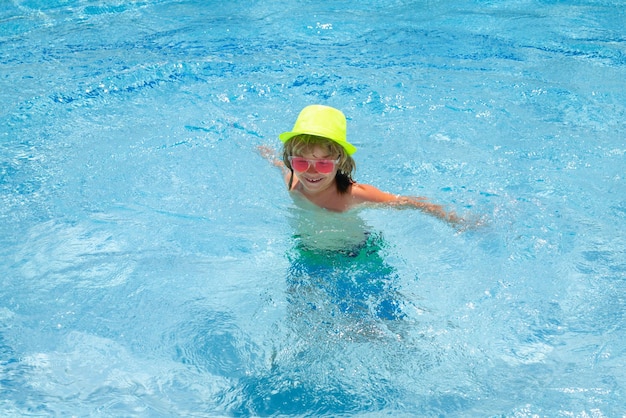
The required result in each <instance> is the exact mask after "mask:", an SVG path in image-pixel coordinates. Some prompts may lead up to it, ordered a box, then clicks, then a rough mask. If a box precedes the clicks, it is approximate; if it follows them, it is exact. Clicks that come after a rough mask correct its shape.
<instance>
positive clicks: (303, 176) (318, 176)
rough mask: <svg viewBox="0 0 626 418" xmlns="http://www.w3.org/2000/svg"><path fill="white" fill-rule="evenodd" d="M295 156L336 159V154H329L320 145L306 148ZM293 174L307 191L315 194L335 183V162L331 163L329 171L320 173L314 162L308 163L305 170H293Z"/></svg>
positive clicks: (308, 158) (313, 158)
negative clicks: (331, 167) (331, 166)
mask: <svg viewBox="0 0 626 418" xmlns="http://www.w3.org/2000/svg"><path fill="white" fill-rule="evenodd" d="M296 157H302V158H306V159H307V160H336V159H337V158H338V156H337V155H331V154H330V153H329V151H328V150H327V149H326V148H325V147H322V146H320V145H314V146H313V147H311V148H309V149H306V150H304V151H303V152H302V155H296ZM294 173H295V176H296V178H297V179H298V181H299V182H300V184H301V185H302V187H303V188H304V190H305V191H306V192H308V193H311V194H315V193H319V192H321V191H324V190H326V189H328V188H329V187H331V186H333V187H334V184H335V176H336V175H337V164H334V165H333V169H332V171H331V172H329V173H320V172H319V171H317V169H316V168H315V164H313V163H310V164H309V168H308V169H307V170H306V171H297V170H294Z"/></svg>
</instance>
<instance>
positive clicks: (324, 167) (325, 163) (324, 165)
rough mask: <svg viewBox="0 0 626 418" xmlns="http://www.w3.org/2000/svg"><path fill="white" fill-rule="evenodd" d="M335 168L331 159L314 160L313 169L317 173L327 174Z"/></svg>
mask: <svg viewBox="0 0 626 418" xmlns="http://www.w3.org/2000/svg"><path fill="white" fill-rule="evenodd" d="M333 168H335V162H334V161H332V160H321V161H316V162H315V169H316V170H317V172H318V173H322V174H328V173H330V172H331V171H333Z"/></svg>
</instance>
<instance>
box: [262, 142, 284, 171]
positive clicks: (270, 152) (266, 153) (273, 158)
mask: <svg viewBox="0 0 626 418" xmlns="http://www.w3.org/2000/svg"><path fill="white" fill-rule="evenodd" d="M256 149H257V150H258V151H259V154H261V157H263V158H265V159H266V160H267V161H269V162H270V163H272V164H273V165H275V166H276V167H284V164H283V162H282V161H281V160H279V159H278V156H277V155H276V151H275V150H274V148H272V147H270V146H267V145H258V146H257V147H256Z"/></svg>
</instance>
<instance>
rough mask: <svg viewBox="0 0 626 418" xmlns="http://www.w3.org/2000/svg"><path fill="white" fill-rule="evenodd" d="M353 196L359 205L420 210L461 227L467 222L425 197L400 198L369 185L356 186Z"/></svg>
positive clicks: (354, 186)
mask: <svg viewBox="0 0 626 418" xmlns="http://www.w3.org/2000/svg"><path fill="white" fill-rule="evenodd" d="M352 195H353V197H354V198H355V200H356V201H357V202H359V203H368V202H370V203H384V204H387V205H389V206H392V207H397V208H414V209H419V210H421V211H422V212H424V213H427V214H429V215H432V216H435V217H437V218H439V219H441V220H444V221H446V222H448V223H450V224H452V225H459V224H461V223H463V222H464V221H465V220H464V219H463V218H460V217H458V216H457V214H456V213H454V212H446V211H445V209H444V207H443V206H441V205H436V204H434V203H430V202H428V199H426V198H425V197H409V196H398V195H394V194H391V193H387V192H383V191H382V190H379V189H377V188H376V187H374V186H370V185H369V184H354V185H353V186H352Z"/></svg>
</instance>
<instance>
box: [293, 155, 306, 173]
mask: <svg viewBox="0 0 626 418" xmlns="http://www.w3.org/2000/svg"><path fill="white" fill-rule="evenodd" d="M291 166H292V167H293V169H294V170H296V171H307V170H308V169H309V162H308V161H307V160H305V159H304V158H298V157H293V158H292V159H291Z"/></svg>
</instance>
